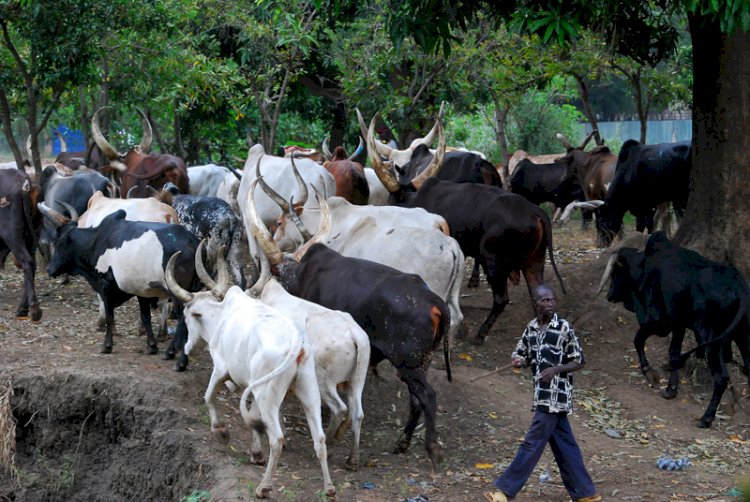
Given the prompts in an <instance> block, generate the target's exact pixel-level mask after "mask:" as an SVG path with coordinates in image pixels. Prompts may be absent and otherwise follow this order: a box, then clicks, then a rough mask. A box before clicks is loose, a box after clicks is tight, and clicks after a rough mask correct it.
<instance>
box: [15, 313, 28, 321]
mask: <svg viewBox="0 0 750 502" xmlns="http://www.w3.org/2000/svg"><path fill="white" fill-rule="evenodd" d="M30 320H31V317H29V316H27V315H18V314H16V321H30Z"/></svg>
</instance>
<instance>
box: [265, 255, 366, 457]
mask: <svg viewBox="0 0 750 502" xmlns="http://www.w3.org/2000/svg"><path fill="white" fill-rule="evenodd" d="M265 263H266V264H267V260H265ZM259 282H260V283H261V284H262V279H261V281H259ZM256 288H259V285H258V284H256V286H254V287H253V289H256ZM262 288H263V289H262V290H261V291H260V293H259V299H260V301H262V302H263V303H265V304H266V305H268V306H269V307H273V308H275V309H276V310H278V311H279V312H281V313H282V314H284V315H286V316H287V317H289V319H291V320H292V322H294V324H295V325H296V326H297V328H298V329H299V330H300V331H302V332H306V333H307V336H308V338H309V339H310V342H312V345H313V349H314V352H315V374H316V376H317V378H318V388H319V389H320V395H321V398H322V399H323V402H324V403H325V404H326V406H328V409H330V410H331V421H330V423H329V424H328V431H327V432H326V442H327V444H328V445H331V444H332V443H333V441H334V440H336V439H341V437H342V436H343V435H344V433H345V432H346V429H347V426H348V422H349V420H348V419H349V418H350V419H351V424H352V433H353V435H354V437H353V439H352V447H351V450H350V452H349V458H347V459H346V466H347V468H349V469H352V470H357V468H358V467H359V436H360V431H361V428H362V420H363V419H364V416H365V414H364V410H363V408H362V392H363V391H364V388H365V379H366V377H367V368H368V366H369V363H370V339H369V338H368V336H367V333H365V332H364V331H363V330H362V328H360V327H359V324H357V322H356V321H355V320H354V319H353V318H352V316H351V315H349V314H347V313H346V312H341V311H338V310H331V309H328V308H325V307H322V306H320V305H318V304H317V303H312V302H309V301H307V300H303V299H301V298H297V297H296V296H294V295H292V294H290V293H288V292H287V291H286V290H285V289H284V288H283V287H282V286H281V284H279V283H278V281H276V279H269V280H268V281H266V282H265V285H264V286H262ZM339 387H343V390H344V391H345V392H346V395H347V401H348V404H349V408H348V412H349V413H348V414H347V406H346V404H344V402H343V401H342V400H341V397H339V394H338V392H337V390H336V389H337V388H339Z"/></svg>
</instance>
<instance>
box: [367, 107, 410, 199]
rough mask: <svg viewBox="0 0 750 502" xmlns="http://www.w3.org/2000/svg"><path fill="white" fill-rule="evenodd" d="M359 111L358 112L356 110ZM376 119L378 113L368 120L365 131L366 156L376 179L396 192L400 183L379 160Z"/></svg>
mask: <svg viewBox="0 0 750 502" xmlns="http://www.w3.org/2000/svg"><path fill="white" fill-rule="evenodd" d="M357 113H359V112H357ZM377 119H378V114H377V113H376V114H375V116H374V117H373V118H372V121H370V128H369V129H368V131H367V135H366V138H367V156H368V157H369V158H370V162H371V163H372V168H373V169H374V170H375V174H377V175H378V179H379V180H380V182H381V183H383V186H385V188H386V189H387V190H388V191H389V192H391V193H396V192H398V191H399V190H401V185H400V184H399V182H398V180H397V179H396V177H395V176H393V174H391V172H390V171H388V169H387V168H386V167H385V165H383V161H382V160H380V154H379V153H378V151H377V146H376V145H377V142H376V141H375V122H376V121H377Z"/></svg>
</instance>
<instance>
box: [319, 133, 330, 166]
mask: <svg viewBox="0 0 750 502" xmlns="http://www.w3.org/2000/svg"><path fill="white" fill-rule="evenodd" d="M330 140H331V136H330V134H329V135H328V136H326V137H325V139H324V140H323V144H321V145H320V151H321V152H323V156H324V157H325V158H326V160H331V158H332V157H333V155H332V154H331V150H329V149H328V142H329V141H330Z"/></svg>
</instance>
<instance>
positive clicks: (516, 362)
mask: <svg viewBox="0 0 750 502" xmlns="http://www.w3.org/2000/svg"><path fill="white" fill-rule="evenodd" d="M511 362H512V363H513V367H514V368H523V367H524V365H525V364H526V360H525V359H524V358H523V357H521V356H513V357H511Z"/></svg>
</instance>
